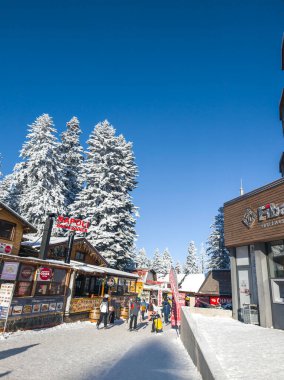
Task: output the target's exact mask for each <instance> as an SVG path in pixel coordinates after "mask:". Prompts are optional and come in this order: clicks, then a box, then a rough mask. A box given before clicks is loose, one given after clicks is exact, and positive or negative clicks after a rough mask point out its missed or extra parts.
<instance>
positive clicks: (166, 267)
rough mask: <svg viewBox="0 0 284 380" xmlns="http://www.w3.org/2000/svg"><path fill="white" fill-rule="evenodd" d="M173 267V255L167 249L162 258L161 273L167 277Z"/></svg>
mask: <svg viewBox="0 0 284 380" xmlns="http://www.w3.org/2000/svg"><path fill="white" fill-rule="evenodd" d="M172 265H173V259H172V257H171V254H170V252H169V249H168V248H166V249H165V250H164V253H163V256H162V268H161V273H162V274H163V275H166V274H168V273H170V270H171V267H172Z"/></svg>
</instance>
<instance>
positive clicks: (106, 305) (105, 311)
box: [97, 294, 109, 329]
mask: <svg viewBox="0 0 284 380" xmlns="http://www.w3.org/2000/svg"><path fill="white" fill-rule="evenodd" d="M108 299H109V295H108V294H106V295H105V296H104V298H103V300H102V302H101V305H100V311H101V313H100V318H99V320H98V322H97V329H98V328H99V327H100V324H101V322H102V320H103V321H104V328H105V329H106V328H107V317H108V311H109V303H108Z"/></svg>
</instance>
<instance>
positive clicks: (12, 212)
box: [0, 202, 37, 233]
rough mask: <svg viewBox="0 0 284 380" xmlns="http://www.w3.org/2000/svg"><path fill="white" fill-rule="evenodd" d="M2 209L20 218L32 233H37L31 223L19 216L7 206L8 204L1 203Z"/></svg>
mask: <svg viewBox="0 0 284 380" xmlns="http://www.w3.org/2000/svg"><path fill="white" fill-rule="evenodd" d="M0 207H3V208H5V209H6V210H7V211H9V212H10V213H11V214H13V215H14V216H15V217H16V218H18V219H19V220H20V221H21V222H22V223H23V225H24V226H26V227H28V228H29V230H30V232H34V233H35V232H37V229H36V228H35V227H34V226H33V225H32V224H31V223H29V222H28V221H27V220H26V219H24V218H23V217H21V215H19V214H18V213H17V212H16V211H14V210H13V209H11V207H9V206H8V205H6V203H3V202H0Z"/></svg>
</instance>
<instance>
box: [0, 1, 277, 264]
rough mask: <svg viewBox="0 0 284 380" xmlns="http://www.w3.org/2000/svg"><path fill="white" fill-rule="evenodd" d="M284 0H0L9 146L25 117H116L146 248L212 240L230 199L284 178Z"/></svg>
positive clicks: (85, 125)
mask: <svg viewBox="0 0 284 380" xmlns="http://www.w3.org/2000/svg"><path fill="white" fill-rule="evenodd" d="M283 20H284V1H282V0H242V1H241V0H238V1H237V0H199V1H193V0H185V1H182V0H175V1H174V0H172V1H167V0H164V1H155V0H151V1H150V0H143V1H142V0H140V1H138V0H137V1H136V0H112V1H110V0H100V1H98V0H97V1H96V0H93V1H91V0H85V1H72V0H69V1H63V0H62V1H51V0H49V1H29V0H27V1H24V2H23V1H13V2H10V1H8V0H4V1H2V2H1V13H0V43H1V45H0V46H1V62H0V66H1V72H0V76H1V85H0V129H1V140H0V152H1V153H2V156H3V167H2V171H3V172H4V173H5V174H7V173H9V172H10V171H11V170H12V168H13V166H14V164H15V163H16V162H17V160H18V158H17V155H18V151H19V149H20V148H21V145H22V143H23V142H24V139H25V135H26V133H27V124H30V123H32V122H33V121H34V119H35V118H36V117H37V116H39V115H40V114H42V113H49V114H50V115H51V116H52V117H53V118H54V122H55V124H56V128H57V129H58V131H59V132H62V130H64V128H65V123H66V121H68V120H69V119H70V118H71V117H72V116H73V115H76V116H77V117H78V118H79V119H80V122H81V127H82V129H83V132H84V133H83V136H82V143H84V145H85V141H86V140H87V138H88V135H89V134H90V132H91V131H92V129H93V126H94V125H95V124H96V123H97V122H98V121H100V120H103V119H105V118H107V119H108V120H109V121H110V122H111V123H112V124H113V125H114V126H115V128H116V129H117V132H118V133H122V134H124V135H125V137H126V139H128V140H131V141H133V144H134V152H135V155H136V159H137V164H138V167H139V172H140V175H139V187H138V189H137V190H136V191H135V193H134V200H135V204H136V205H137V206H139V207H140V215H141V216H140V218H139V220H138V222H137V232H138V234H139V239H138V241H137V246H138V247H145V248H146V251H147V253H148V255H149V256H152V254H153V252H154V250H155V248H156V247H159V248H160V250H163V249H164V248H165V247H168V248H169V249H170V252H171V254H172V256H173V257H174V258H175V259H176V260H177V259H178V260H181V261H184V259H185V255H186V250H187V246H188V242H189V241H190V240H194V241H195V242H196V244H197V245H198V246H199V245H200V243H201V242H202V241H206V239H207V237H208V234H209V225H210V224H211V222H212V220H213V218H214V216H215V215H216V213H217V210H218V208H219V206H221V205H222V204H223V202H224V201H227V200H229V199H232V198H234V197H236V196H237V195H238V193H239V187H240V178H243V183H244V188H245V190H246V191H250V190H252V189H254V188H256V187H259V186H262V185H264V184H266V183H268V182H271V181H273V180H275V179H277V178H279V176H280V175H279V173H278V162H279V158H280V155H281V152H282V150H283V137H282V132H281V123H280V121H279V116H278V103H279V99H280V94H281V91H282V87H283V86H284V72H281V70H280V46H281V40H282V34H283V32H284V23H283Z"/></svg>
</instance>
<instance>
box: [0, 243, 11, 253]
mask: <svg viewBox="0 0 284 380" xmlns="http://www.w3.org/2000/svg"><path fill="white" fill-rule="evenodd" d="M12 248H13V245H12V244H7V243H0V253H11V252H12Z"/></svg>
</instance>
